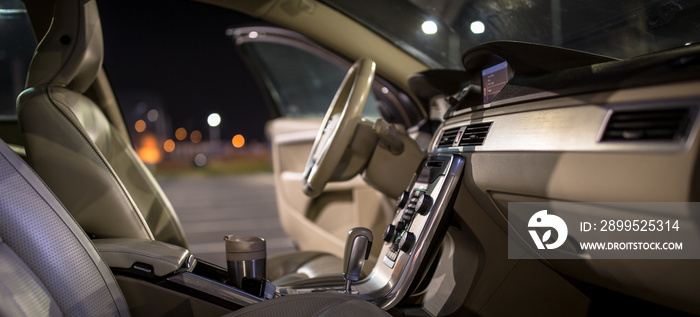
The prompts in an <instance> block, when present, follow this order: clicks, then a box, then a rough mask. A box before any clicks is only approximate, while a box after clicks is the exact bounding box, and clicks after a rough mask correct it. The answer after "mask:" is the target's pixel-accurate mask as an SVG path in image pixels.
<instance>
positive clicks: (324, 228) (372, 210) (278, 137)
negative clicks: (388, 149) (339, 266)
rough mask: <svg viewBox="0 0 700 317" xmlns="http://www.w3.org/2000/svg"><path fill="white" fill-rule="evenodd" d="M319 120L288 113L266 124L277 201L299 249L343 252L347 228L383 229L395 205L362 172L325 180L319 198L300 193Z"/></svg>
mask: <svg viewBox="0 0 700 317" xmlns="http://www.w3.org/2000/svg"><path fill="white" fill-rule="evenodd" d="M320 125H321V119H289V118H278V119H274V120H272V121H271V122H270V123H269V124H268V126H267V129H266V130H267V133H268V137H269V138H270V141H271V144H272V157H273V166H274V179H275V186H276V198H277V206H278V212H279V215H280V221H281V222H282V227H283V228H284V229H285V231H286V232H287V234H288V235H290V236H291V237H292V238H293V239H294V241H295V242H296V244H297V246H298V247H299V248H300V249H301V250H317V251H324V252H328V253H331V254H334V255H336V256H338V257H342V256H343V249H344V244H345V237H346V235H347V232H348V231H349V230H350V229H351V228H353V227H358V226H362V227H367V228H370V229H371V230H372V231H373V232H375V233H378V232H381V230H383V228H384V226H386V224H387V223H388V221H390V217H391V213H392V211H393V210H392V207H391V203H390V202H389V201H388V199H387V198H386V197H384V196H383V195H382V194H381V193H379V192H377V191H376V190H374V189H373V188H371V187H370V186H369V185H367V184H366V183H365V181H364V180H363V179H362V178H361V177H360V176H356V177H354V178H352V179H350V180H348V181H344V182H333V183H329V184H328V185H327V186H326V189H325V191H324V193H323V194H321V195H320V196H319V197H317V198H313V199H312V198H310V197H307V196H306V195H305V194H304V193H303V191H302V186H301V183H302V173H303V171H304V167H305V166H306V159H307V157H308V154H309V152H310V151H311V146H312V145H313V142H314V139H315V137H316V134H317V131H318V128H319V126H320ZM377 250H378V249H377Z"/></svg>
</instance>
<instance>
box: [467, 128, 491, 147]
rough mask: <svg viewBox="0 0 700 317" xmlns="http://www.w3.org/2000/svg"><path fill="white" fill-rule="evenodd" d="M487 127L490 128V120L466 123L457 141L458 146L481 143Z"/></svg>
mask: <svg viewBox="0 0 700 317" xmlns="http://www.w3.org/2000/svg"><path fill="white" fill-rule="evenodd" d="M489 128H491V122H484V123H475V124H470V125H468V126H467V128H466V129H464V133H463V134H462V139H461V140H460V141H459V146H477V145H483V144H484V140H485V139H486V134H487V133H488V132H489Z"/></svg>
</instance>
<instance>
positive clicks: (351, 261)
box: [343, 227, 373, 294]
mask: <svg viewBox="0 0 700 317" xmlns="http://www.w3.org/2000/svg"><path fill="white" fill-rule="evenodd" d="M372 239H373V238H372V231H371V230H369V229H367V228H363V227H357V228H352V229H350V232H348V239H347V240H346V241H345V256H344V257H343V262H344V267H343V278H345V292H346V293H348V294H350V286H351V283H352V282H357V280H359V279H360V274H362V266H363V265H364V264H365V260H367V259H368V258H369V251H370V250H371V249H372Z"/></svg>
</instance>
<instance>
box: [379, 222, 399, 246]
mask: <svg viewBox="0 0 700 317" xmlns="http://www.w3.org/2000/svg"><path fill="white" fill-rule="evenodd" d="M395 236H396V227H395V226H394V225H388V226H386V229H384V234H383V235H382V239H384V241H386V242H390V243H391V242H393V241H394V238H395Z"/></svg>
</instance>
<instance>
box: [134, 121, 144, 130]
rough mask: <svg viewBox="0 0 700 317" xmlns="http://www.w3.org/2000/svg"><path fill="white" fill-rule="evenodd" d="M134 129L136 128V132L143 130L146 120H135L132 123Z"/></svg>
mask: <svg viewBox="0 0 700 317" xmlns="http://www.w3.org/2000/svg"><path fill="white" fill-rule="evenodd" d="M134 130H136V132H138V133H141V132H143V131H145V130H146V121H143V120H139V121H136V123H134Z"/></svg>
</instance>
